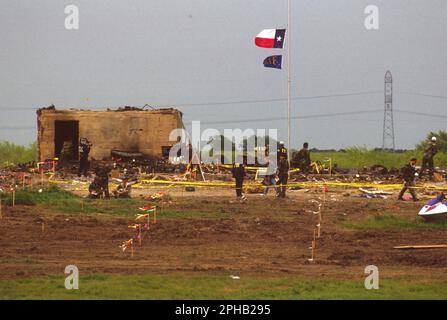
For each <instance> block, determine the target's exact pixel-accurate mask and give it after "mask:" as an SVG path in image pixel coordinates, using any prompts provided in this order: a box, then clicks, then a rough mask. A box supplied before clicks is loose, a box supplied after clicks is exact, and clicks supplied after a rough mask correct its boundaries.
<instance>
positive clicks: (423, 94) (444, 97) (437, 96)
mask: <svg viewBox="0 0 447 320" xmlns="http://www.w3.org/2000/svg"><path fill="white" fill-rule="evenodd" d="M398 93H400V94H408V95H411V96H420V97H429V98H436V99H447V96H440V95H434V94H426V93H417V92H405V91H399V92H398Z"/></svg>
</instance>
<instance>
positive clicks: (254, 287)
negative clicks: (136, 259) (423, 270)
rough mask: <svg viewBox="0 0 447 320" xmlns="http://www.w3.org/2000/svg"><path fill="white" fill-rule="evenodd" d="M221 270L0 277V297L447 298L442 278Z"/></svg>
mask: <svg viewBox="0 0 447 320" xmlns="http://www.w3.org/2000/svg"><path fill="white" fill-rule="evenodd" d="M240 277H241V278H240V279H239V280H234V279H232V278H230V277H229V275H228V274H220V273H211V272H208V273H204V272H201V273H200V274H197V273H182V272H176V273H169V274H144V275H142V274H138V275H132V276H119V275H105V274H91V275H85V276H82V274H81V275H80V279H79V290H66V289H65V287H64V281H65V276H64V275H60V276H51V277H45V278H32V279H23V280H3V281H0V297H1V299H161V300H163V299H447V287H446V286H445V284H443V283H440V282H439V283H438V282H433V281H432V282H430V283H427V282H424V281H421V280H417V279H405V278H403V279H398V280H396V279H394V280H387V279H386V278H385V279H382V280H381V281H380V284H379V289H378V290H366V289H365V287H364V282H363V281H364V280H363V278H361V277H359V279H358V280H344V279H333V278H318V279H310V278H301V277H292V276H285V275H282V276H280V277H279V276H271V275H264V276H262V275H256V276H250V275H240Z"/></svg>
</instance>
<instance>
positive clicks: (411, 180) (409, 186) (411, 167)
mask: <svg viewBox="0 0 447 320" xmlns="http://www.w3.org/2000/svg"><path fill="white" fill-rule="evenodd" d="M416 162H417V160H416V158H412V159H411V160H410V162H409V163H408V164H407V165H406V166H405V167H403V168H402V174H403V178H404V186H403V188H402V190H401V191H400V193H399V196H398V198H397V199H398V200H404V199H403V196H404V193H405V191H407V190H408V191H409V192H410V194H411V196H412V197H413V201H419V199H418V198H417V195H416V190H415V188H414V187H415V185H416V177H417V176H418V174H417V171H416Z"/></svg>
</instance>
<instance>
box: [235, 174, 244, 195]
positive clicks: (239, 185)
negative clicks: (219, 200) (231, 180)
mask: <svg viewBox="0 0 447 320" xmlns="http://www.w3.org/2000/svg"><path fill="white" fill-rule="evenodd" d="M243 184H244V178H236V196H237V197H242V185H243Z"/></svg>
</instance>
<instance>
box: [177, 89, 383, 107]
mask: <svg viewBox="0 0 447 320" xmlns="http://www.w3.org/2000/svg"><path fill="white" fill-rule="evenodd" d="M378 93H382V92H381V91H364V92H353V93H340V94H330V95H317V96H302V97H295V98H291V100H315V99H326V98H338V97H349V96H360V95H369V94H378ZM285 101H287V99H284V98H276V99H259V100H235V101H224V102H201V103H185V104H180V103H176V104H172V105H170V106H172V107H192V106H214V105H230V104H248V103H266V102H285Z"/></svg>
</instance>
